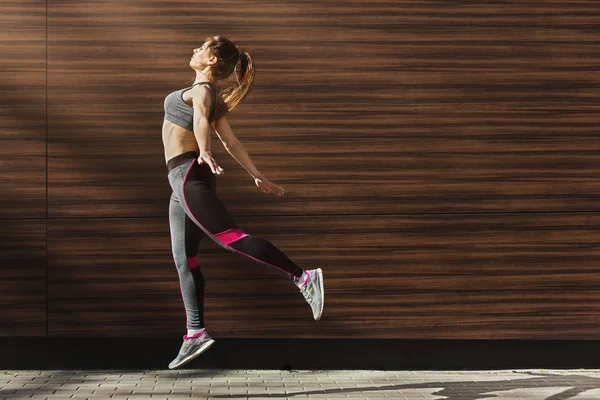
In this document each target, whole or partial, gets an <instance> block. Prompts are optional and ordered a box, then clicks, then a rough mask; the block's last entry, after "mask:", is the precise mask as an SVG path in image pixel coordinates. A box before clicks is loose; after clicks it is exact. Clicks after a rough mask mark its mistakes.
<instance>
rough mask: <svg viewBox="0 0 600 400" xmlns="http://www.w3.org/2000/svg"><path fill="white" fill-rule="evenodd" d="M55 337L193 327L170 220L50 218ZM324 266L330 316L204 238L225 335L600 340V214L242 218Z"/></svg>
mask: <svg viewBox="0 0 600 400" xmlns="http://www.w3.org/2000/svg"><path fill="white" fill-rule="evenodd" d="M49 223H50V226H49V276H48V278H49V334H51V335H76V336H77V335H102V336H122V335H123V336H138V335H139V336H148V335H150V336H152V335H156V336H159V335H166V334H180V333H182V332H183V331H184V329H185V328H184V325H185V316H184V314H183V303H182V301H181V299H180V294H179V286H178V280H177V275H176V271H175V267H174V264H173V262H172V260H171V254H170V249H169V238H168V227H167V221H166V220H165V219H128V218H125V219H96V220H50V221H49ZM238 223H239V224H240V226H242V227H244V228H245V229H246V230H247V231H248V232H250V233H253V234H255V235H257V236H262V237H265V238H267V239H269V240H271V241H272V242H273V243H274V244H276V245H277V246H278V247H280V248H281V249H282V250H284V251H285V252H286V253H287V254H288V255H289V256H290V257H291V258H292V259H293V260H295V261H296V262H297V263H298V264H299V265H300V266H302V267H304V268H314V267H317V266H320V267H322V268H323V269H324V273H325V286H326V307H325V312H324V315H323V319H322V321H320V322H318V323H317V322H315V321H313V320H312V316H311V313H310V309H309V308H308V305H306V304H305V303H304V300H303V299H302V297H301V295H300V294H299V293H297V292H296V289H295V287H293V285H292V284H291V282H289V281H288V280H287V278H286V277H285V276H284V275H283V274H281V273H280V272H278V271H276V270H274V269H269V268H267V267H264V266H261V265H259V264H255V263H253V262H251V261H247V260H246V259H244V258H243V257H241V256H239V255H236V254H230V253H227V252H225V251H223V250H221V249H220V248H219V247H217V246H216V245H215V244H214V243H212V242H204V243H203V244H202V246H201V251H200V254H201V255H200V263H201V267H202V269H203V272H204V275H205V277H206V280H207V294H206V321H207V328H208V329H209V330H210V331H211V332H212V333H213V334H214V335H215V336H217V337H219V336H220V337H238V338H241V337H276V338H284V337H298V338H301V337H302V338H326V337H329V338H394V339H400V338H435V339H448V338H462V339H501V338H502V339H509V338H513V339H514V338H530V339H531V338H570V339H591V338H595V337H597V336H598V334H599V333H600V326H599V325H598V323H597V319H598V315H599V313H600V289H599V288H598V285H597V283H596V280H597V279H596V276H597V275H598V273H599V270H600V251H599V250H598V242H599V241H600V233H599V232H600V229H599V228H600V226H599V225H600V215H598V214H596V213H590V214H569V213H566V214H561V213H554V214H530V215H510V214H507V215H484V214H473V215H432V216H413V217H369V216H364V217H359V216H354V217H350V216H346V217H328V218H311V217H299V218H297V217H276V218H242V219H240V220H239V221H238Z"/></svg>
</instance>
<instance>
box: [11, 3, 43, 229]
mask: <svg viewBox="0 0 600 400" xmlns="http://www.w3.org/2000/svg"><path fill="white" fill-rule="evenodd" d="M0 9H1V10H2V17H0V48H1V49H2V56H1V57H0V93H2V96H0V218H44V217H45V216H46V2H45V1H40V0H34V1H27V2H17V1H7V0H2V1H0Z"/></svg>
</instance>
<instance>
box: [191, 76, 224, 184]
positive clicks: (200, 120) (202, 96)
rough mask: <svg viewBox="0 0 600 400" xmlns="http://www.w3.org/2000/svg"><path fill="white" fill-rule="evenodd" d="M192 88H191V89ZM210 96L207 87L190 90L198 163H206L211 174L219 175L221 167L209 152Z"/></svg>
mask: <svg viewBox="0 0 600 400" xmlns="http://www.w3.org/2000/svg"><path fill="white" fill-rule="evenodd" d="M192 90H193V89H192ZM210 102H211V96H210V91H209V89H207V88H205V87H199V88H197V90H196V91H194V92H192V103H193V108H194V137H195V138H196V142H198V150H199V152H200V155H199V157H198V164H202V163H203V162H205V163H207V164H208V166H209V167H210V169H211V170H212V172H213V174H216V175H221V174H222V173H223V168H221V167H220V166H219V165H218V164H217V162H216V161H215V160H214V159H213V158H212V154H211V152H210V123H209V122H208V113H209V110H210Z"/></svg>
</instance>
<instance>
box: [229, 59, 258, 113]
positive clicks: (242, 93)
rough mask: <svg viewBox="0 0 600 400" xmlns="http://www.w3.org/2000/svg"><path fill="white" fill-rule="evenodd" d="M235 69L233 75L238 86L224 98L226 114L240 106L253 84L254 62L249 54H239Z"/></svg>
mask: <svg viewBox="0 0 600 400" xmlns="http://www.w3.org/2000/svg"><path fill="white" fill-rule="evenodd" d="M235 69H236V71H234V73H235V74H236V75H235V77H236V79H237V81H238V86H237V87H236V88H234V89H233V91H232V92H231V94H230V95H229V96H227V97H226V98H225V105H226V107H227V111H228V112H231V111H233V109H234V108H235V107H237V105H238V104H240V102H241V101H242V100H243V99H244V97H246V95H247V94H248V92H249V91H250V88H251V87H252V84H253V83H254V75H255V70H254V62H253V61H252V57H250V54H248V53H246V52H244V53H242V52H240V55H239V61H238V65H237V66H236V68H235Z"/></svg>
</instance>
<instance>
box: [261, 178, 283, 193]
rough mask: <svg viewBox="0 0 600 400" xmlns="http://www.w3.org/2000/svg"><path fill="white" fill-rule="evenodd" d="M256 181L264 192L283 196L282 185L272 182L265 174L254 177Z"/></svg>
mask: <svg viewBox="0 0 600 400" xmlns="http://www.w3.org/2000/svg"><path fill="white" fill-rule="evenodd" d="M254 183H256V186H258V187H259V189H260V190H262V191H263V192H264V193H267V194H275V195H277V196H281V195H283V194H284V190H283V188H282V187H281V186H279V185H276V184H274V183H273V182H270V181H269V180H268V179H267V178H265V177H264V176H260V175H259V176H257V177H256V178H254Z"/></svg>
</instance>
